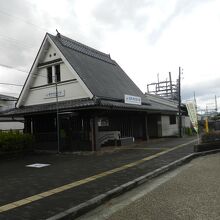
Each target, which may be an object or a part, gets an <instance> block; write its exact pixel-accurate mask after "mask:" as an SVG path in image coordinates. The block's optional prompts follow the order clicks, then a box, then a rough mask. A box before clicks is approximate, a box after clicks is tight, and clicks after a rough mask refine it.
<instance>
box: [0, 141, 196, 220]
mask: <svg viewBox="0 0 220 220" xmlns="http://www.w3.org/2000/svg"><path fill="white" fill-rule="evenodd" d="M195 142H196V140H195ZM195 142H194V138H181V139H180V138H169V139H163V140H161V141H158V142H157V141H155V142H152V143H146V142H141V143H138V144H134V145H132V146H127V147H123V148H116V149H111V150H109V149H110V148H109V149H107V148H106V149H104V151H103V152H98V153H94V154H91V153H88V154H86V153H83V154H61V155H48V154H46V155H44V154H42V155H33V156H28V157H24V158H20V159H15V160H3V161H0V173H1V178H0V219H5V220H7V219H13V220H20V219H22V220H25V219H28V220H30V219H38V220H39V219H46V218H49V217H51V216H55V215H57V214H58V213H61V212H64V211H65V210H67V209H70V208H72V207H76V206H79V205H80V204H82V203H85V202H86V201H88V200H90V199H92V198H95V197H97V196H99V195H102V194H103V193H106V192H108V191H110V190H113V189H115V188H117V187H119V186H121V185H123V184H126V183H128V182H130V181H132V180H134V179H136V178H139V177H140V176H143V175H145V174H147V173H150V172H152V171H154V170H156V169H158V168H161V167H163V166H165V165H168V164H170V163H171V162H173V161H176V160H178V159H180V158H182V157H185V156H187V155H190V154H192V152H193V146H194V143H195ZM33 163H44V164H50V166H47V167H44V168H40V169H37V168H30V167H26V165H30V164H33Z"/></svg>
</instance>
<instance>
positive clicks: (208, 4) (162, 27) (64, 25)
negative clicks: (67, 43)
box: [0, 0, 220, 108]
mask: <svg viewBox="0 0 220 220" xmlns="http://www.w3.org/2000/svg"><path fill="white" fill-rule="evenodd" d="M219 9H220V1H219V0H166V1H165V0H92V1H91V0H90V1H89V0H62V1H54V0H32V1H27V0H26V1H25V0H7V1H5V0H0V27H1V29H0V65H1V66H0V78H1V80H0V82H2V83H16V84H21V85H22V84H23V83H24V81H25V79H26V77H27V73H26V72H22V71H27V72H28V71H29V69H30V67H31V65H32V63H33V61H34V58H35V56H36V54H37V51H38V49H39V47H40V45H41V42H42V40H43V38H44V35H45V33H46V32H49V33H51V34H56V31H55V30H56V29H58V30H59V32H60V33H61V34H63V35H66V36H68V37H70V38H73V39H75V40H77V41H80V42H82V43H84V44H86V45H89V46H91V47H94V48H96V49H98V50H101V51H103V52H105V53H110V54H111V57H112V59H114V60H116V61H117V62H118V63H119V64H120V66H121V67H122V68H123V69H124V70H125V72H126V73H127V74H128V75H129V76H130V77H131V79H132V80H133V81H134V82H135V83H136V84H137V85H138V86H139V87H140V89H141V90H142V91H143V92H146V90H147V84H149V83H153V82H156V81H157V74H158V73H159V78H160V80H166V79H168V76H169V75H168V73H169V72H171V73H172V78H173V80H176V79H177V77H178V71H179V66H181V67H182V68H183V75H182V99H183V100H188V99H192V98H193V93H194V91H195V94H196V97H197V101H198V103H199V105H200V106H201V107H203V108H205V107H206V105H208V108H212V107H214V105H213V104H214V95H216V96H217V97H220V88H219V84H220V74H219V53H220V10H219ZM2 65H3V66H4V65H6V66H10V67H13V68H15V69H18V70H22V71H17V70H15V69H9V68H5V67H2ZM20 90H21V87H15V86H4V85H0V93H4V94H9V95H10V94H11V95H14V94H15V93H16V94H17V95H18V94H19V92H20ZM218 102H219V103H220V98H218ZM219 107H220V105H219Z"/></svg>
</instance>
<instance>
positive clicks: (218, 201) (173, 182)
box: [79, 153, 220, 220]
mask: <svg viewBox="0 0 220 220" xmlns="http://www.w3.org/2000/svg"><path fill="white" fill-rule="evenodd" d="M219 168H220V153H218V154H213V155H207V156H203V157H199V158H197V159H194V160H192V161H191V162H190V163H188V164H186V165H184V166H182V167H180V168H178V169H176V170H174V171H171V172H168V173H166V174H163V175H162V176H160V177H157V178H155V179H153V180H151V181H150V182H147V183H145V184H143V185H141V186H140V187H138V188H135V189H133V190H131V191H129V192H127V193H126V194H124V195H122V196H120V197H117V198H115V199H112V200H110V201H108V202H107V203H106V204H105V205H102V206H100V207H99V208H97V209H95V210H93V211H92V212H89V213H87V214H86V215H84V216H82V217H80V218H79V220H86V219H89V220H124V219H126V220H159V219H175V220H185V219H190V220H194V219H196V220H203V219H204V220H217V219H220V187H219V186H220V172H219Z"/></svg>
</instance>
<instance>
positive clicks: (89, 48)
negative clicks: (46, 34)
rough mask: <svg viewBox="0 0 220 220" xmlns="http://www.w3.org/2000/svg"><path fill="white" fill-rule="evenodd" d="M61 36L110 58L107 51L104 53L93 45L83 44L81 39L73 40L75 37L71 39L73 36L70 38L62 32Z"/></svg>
mask: <svg viewBox="0 0 220 220" xmlns="http://www.w3.org/2000/svg"><path fill="white" fill-rule="evenodd" d="M60 36H61V38H62V37H63V38H65V39H66V40H69V41H71V42H74V43H75V44H77V45H79V46H81V47H84V48H85V49H88V50H91V51H93V52H95V53H97V54H102V55H105V56H107V57H108V58H110V55H109V54H107V53H104V52H102V51H99V50H97V49H95V48H93V47H90V46H87V45H85V44H83V43H81V42H79V41H76V40H73V39H71V38H69V37H66V36H64V35H62V34H60Z"/></svg>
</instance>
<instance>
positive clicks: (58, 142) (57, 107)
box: [55, 73, 60, 154]
mask: <svg viewBox="0 0 220 220" xmlns="http://www.w3.org/2000/svg"><path fill="white" fill-rule="evenodd" d="M55 86H56V110H57V153H58V154H59V153H60V122H59V105H58V88H57V74H56V73H55Z"/></svg>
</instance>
